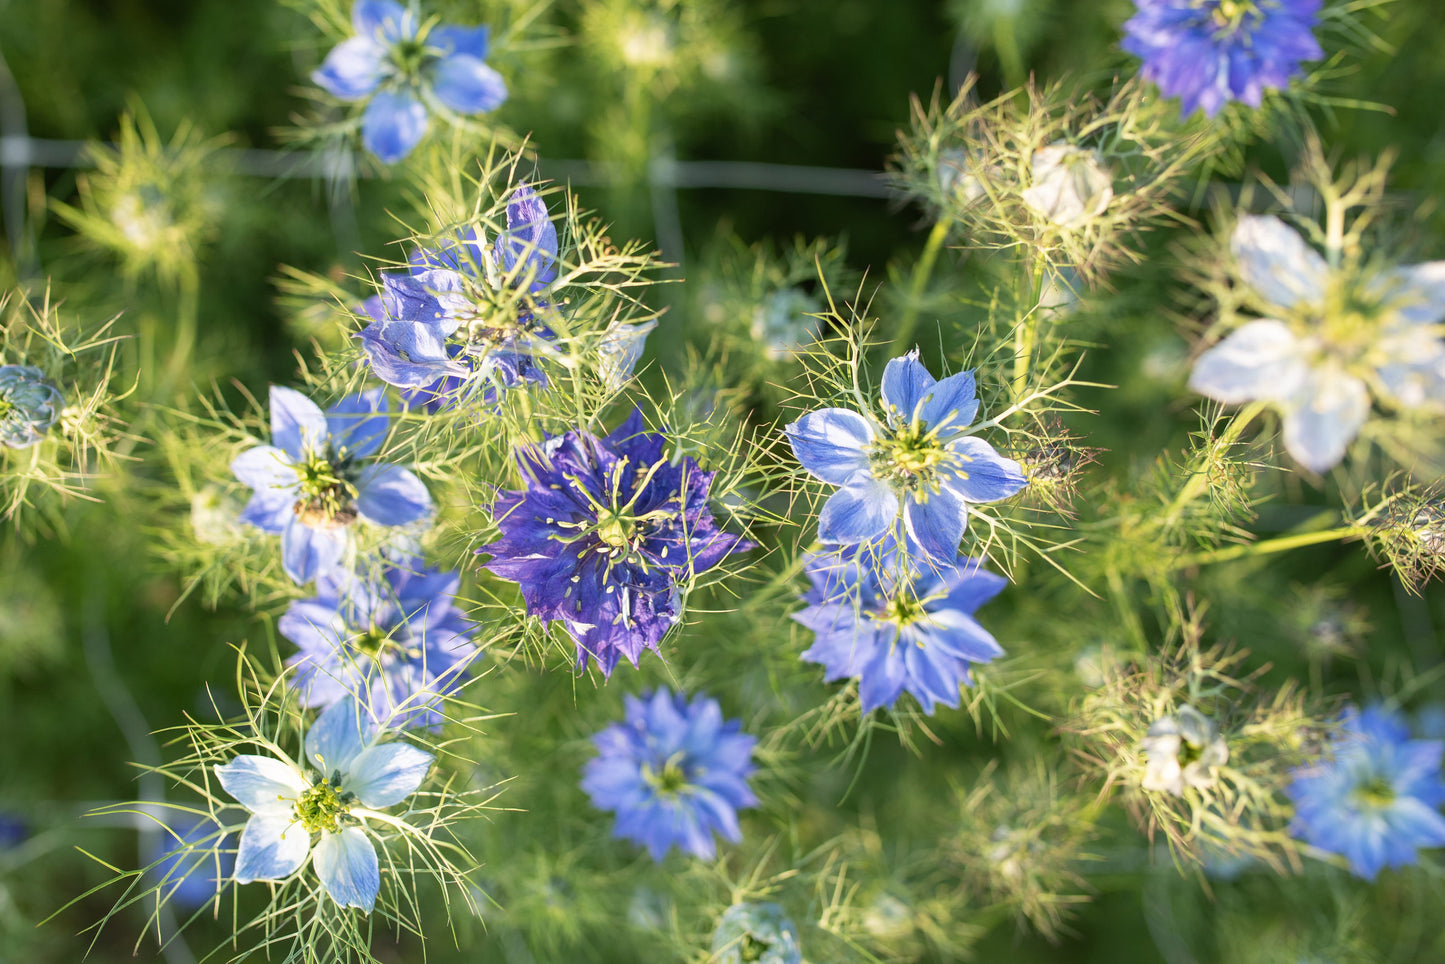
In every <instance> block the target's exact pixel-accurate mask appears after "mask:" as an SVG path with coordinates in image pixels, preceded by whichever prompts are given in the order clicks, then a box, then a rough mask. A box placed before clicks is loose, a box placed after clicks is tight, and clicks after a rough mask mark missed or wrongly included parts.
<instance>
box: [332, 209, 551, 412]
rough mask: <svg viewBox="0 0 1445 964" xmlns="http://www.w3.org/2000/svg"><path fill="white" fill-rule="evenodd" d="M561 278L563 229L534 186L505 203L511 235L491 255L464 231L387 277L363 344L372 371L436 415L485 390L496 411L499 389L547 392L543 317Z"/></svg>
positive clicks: (368, 305) (372, 304) (370, 303)
mask: <svg viewBox="0 0 1445 964" xmlns="http://www.w3.org/2000/svg"><path fill="white" fill-rule="evenodd" d="M556 278H557V228H556V227H555V226H554V225H553V224H552V220H551V218H550V217H549V216H548V214H547V204H546V202H545V201H543V200H542V198H541V197H539V196H538V195H537V192H536V191H534V190H533V189H532V188H531V187H530V186H529V185H527V184H518V185H517V186H516V187H515V188H514V189H513V191H512V196H511V198H510V199H509V200H508V202H507V229H506V230H505V231H504V232H502V233H501V234H500V235H498V236H497V238H496V239H495V240H494V241H493V243H492V245H491V246H490V247H487V246H485V245H484V244H482V242H481V241H480V239H479V238H478V236H477V234H476V232H475V231H474V230H473V229H471V228H463V229H462V230H461V232H460V233H459V234H458V235H457V237H456V238H455V239H454V240H453V241H451V242H450V243H447V244H444V245H442V246H441V247H439V248H437V249H436V250H418V251H415V252H413V254H412V256H411V258H410V259H409V265H408V269H407V270H406V271H387V272H383V273H382V278H381V281H382V290H381V293H380V294H379V295H376V296H373V297H372V298H369V299H367V301H366V302H365V303H364V304H363V305H362V308H361V310H362V312H363V313H364V314H365V315H367V317H369V318H371V319H372V320H371V323H370V324H368V325H367V326H366V328H365V329H363V330H362V331H361V332H360V334H359V335H358V337H359V338H360V339H361V344H362V347H363V348H364V349H365V350H366V354H367V358H368V359H369V360H370V362H371V368H372V371H374V372H375V373H376V376H377V377H378V378H380V379H381V380H382V381H384V382H386V383H387V384H389V385H395V386H396V387H398V388H400V389H402V390H403V394H404V395H406V397H407V399H408V401H409V402H410V403H411V404H414V405H423V406H425V407H427V408H428V409H429V410H431V411H436V410H439V409H441V408H446V407H450V406H451V405H454V404H456V403H457V402H459V401H461V400H464V399H465V398H466V397H467V395H468V393H469V392H470V391H472V390H473V387H474V386H480V389H481V391H482V393H483V397H484V401H485V402H487V403H490V402H491V401H492V400H494V399H495V393H496V391H497V390H498V389H501V388H510V387H512V386H515V385H520V384H522V383H524V382H533V383H539V384H545V383H546V381H547V377H546V374H545V373H544V372H543V371H542V369H541V368H540V367H539V365H538V360H537V357H536V356H537V354H538V353H541V352H546V351H550V350H552V345H551V339H552V337H553V331H552V329H550V328H549V327H547V325H546V323H545V321H544V317H545V315H546V313H547V312H548V310H549V309H550V307H551V306H550V302H549V301H548V299H547V297H546V292H547V289H548V288H549V287H550V285H551V284H552V282H553V281H555V280H556Z"/></svg>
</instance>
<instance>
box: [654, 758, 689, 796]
mask: <svg viewBox="0 0 1445 964" xmlns="http://www.w3.org/2000/svg"><path fill="white" fill-rule="evenodd" d="M642 779H643V780H644V781H646V783H647V785H648V786H650V787H652V789H653V790H655V791H657V794H658V795H659V796H663V797H675V796H677V795H678V794H679V793H681V792H682V791H683V790H685V789H686V788H687V786H688V784H689V783H690V782H691V781H690V780H688V778H687V771H685V770H684V769H683V767H682V754H681V753H674V754H673V755H672V756H670V757H668V758H667V762H666V763H664V764H663V765H662V771H661V772H658V771H657V770H654V769H653V768H652V764H650V763H644V764H642Z"/></svg>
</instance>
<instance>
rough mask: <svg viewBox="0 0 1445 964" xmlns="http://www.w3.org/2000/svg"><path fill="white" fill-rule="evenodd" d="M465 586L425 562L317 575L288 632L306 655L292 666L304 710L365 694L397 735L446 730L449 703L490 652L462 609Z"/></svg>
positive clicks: (290, 616)
mask: <svg viewBox="0 0 1445 964" xmlns="http://www.w3.org/2000/svg"><path fill="white" fill-rule="evenodd" d="M459 583H460V576H459V575H458V574H457V573H454V572H438V571H436V570H434V569H427V568H425V567H423V566H421V564H420V561H419V560H414V561H408V562H407V563H406V564H403V565H398V566H388V567H387V568H386V569H385V570H384V571H382V573H381V574H380V575H379V576H371V575H360V574H358V573H356V572H353V571H351V570H350V569H346V568H341V567H338V568H336V569H333V570H331V571H330V572H329V573H325V574H323V575H321V576H319V577H317V580H316V596H315V598H312V599H299V600H297V601H295V602H293V603H292V604H291V606H290V608H289V609H287V610H286V613H285V615H283V616H282V617H281V620H280V623H279V624H278V628H279V629H280V630H281V635H283V636H285V637H286V638H287V639H289V640H291V642H293V643H295V644H296V645H297V646H299V647H300V649H301V651H300V652H299V653H297V654H296V655H295V656H292V657H291V658H290V659H288V660H287V661H286V664H287V665H288V666H294V667H296V675H295V676H294V677H293V678H292V686H293V687H295V688H296V690H297V691H298V692H300V693H301V701H302V704H303V705H305V706H330V705H331V704H332V703H335V702H337V701H338V700H341V699H344V698H346V697H347V696H348V695H355V696H356V697H358V698H359V699H360V700H361V701H362V702H363V703H364V704H365V705H366V707H367V709H368V711H369V712H370V714H371V715H372V716H373V717H375V718H376V719H378V720H385V721H387V723H388V725H390V726H392V727H395V728H398V729H400V728H406V727H413V726H424V727H431V728H437V727H440V726H441V723H442V715H441V711H440V709H439V705H440V703H441V700H442V698H443V697H445V696H447V695H449V694H451V693H453V692H455V691H456V690H457V689H459V688H460V687H461V685H462V683H463V682H464V681H465V679H466V673H467V666H468V664H469V663H470V661H471V659H472V658H473V657H475V656H476V655H477V653H478V652H480V650H478V649H477V648H476V647H475V646H474V645H473V644H472V641H471V638H472V634H473V633H474V632H476V627H475V626H473V625H472V623H471V621H470V620H469V619H467V618H466V617H465V616H464V615H462V611H461V610H460V609H458V608H457V606H456V603H455V601H454V600H455V595H456V591H457V586H458V584H459Z"/></svg>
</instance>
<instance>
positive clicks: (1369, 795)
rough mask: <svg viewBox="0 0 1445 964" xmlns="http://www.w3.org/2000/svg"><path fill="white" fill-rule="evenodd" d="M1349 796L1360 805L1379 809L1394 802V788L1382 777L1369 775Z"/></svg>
mask: <svg viewBox="0 0 1445 964" xmlns="http://www.w3.org/2000/svg"><path fill="white" fill-rule="evenodd" d="M1351 796H1353V797H1354V800H1355V803H1357V804H1359V805H1360V806H1361V807H1366V808H1369V809H1379V808H1381V807H1388V806H1389V805H1390V804H1392V803H1394V802H1395V788H1394V787H1392V786H1391V785H1390V783H1389V781H1388V780H1385V779H1384V778H1383V777H1371V778H1370V779H1369V780H1367V781H1366V782H1364V783H1362V784H1360V785H1359V786H1358V787H1356V788H1355V791H1354V793H1353V794H1351Z"/></svg>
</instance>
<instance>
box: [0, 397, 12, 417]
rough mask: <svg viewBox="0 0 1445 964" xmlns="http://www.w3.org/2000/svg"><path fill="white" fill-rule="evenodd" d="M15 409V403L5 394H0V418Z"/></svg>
mask: <svg viewBox="0 0 1445 964" xmlns="http://www.w3.org/2000/svg"><path fill="white" fill-rule="evenodd" d="M13 411H15V403H14V402H12V401H10V398H9V397H8V396H6V395H0V419H4V418H7V417H9V415H10V413H11V412H13Z"/></svg>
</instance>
